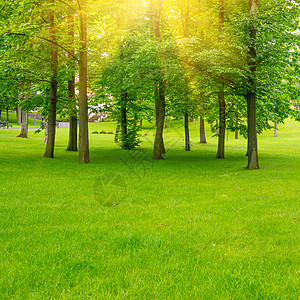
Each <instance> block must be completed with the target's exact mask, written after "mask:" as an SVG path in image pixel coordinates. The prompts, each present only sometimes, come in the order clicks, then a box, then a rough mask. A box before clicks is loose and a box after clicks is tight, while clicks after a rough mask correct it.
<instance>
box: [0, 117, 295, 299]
mask: <svg viewBox="0 0 300 300" xmlns="http://www.w3.org/2000/svg"><path fill="white" fill-rule="evenodd" d="M114 129H115V124H113V123H99V124H92V125H91V126H90V133H91V134H90V152H91V153H90V156H91V162H92V163H91V164H90V165H79V164H78V163H77V159H78V154H77V153H70V152H66V151H65V149H66V146H67V136H68V130H67V129H58V131H57V142H56V150H55V156H56V158H55V159H43V158H42V155H43V152H44V147H45V146H44V144H43V134H42V133H40V134H34V130H31V131H30V138H29V139H20V138H16V135H17V134H18V132H19V130H11V129H9V130H6V129H0V259H1V260H0V261H1V263H0V298H1V299H48V298H52V299H56V298H57V299H59V298H61V299H87V298H92V299H299V297H300V294H299V275H300V257H299V249H300V245H299V237H300V236H299V232H300V231H299V229H300V226H299V225H300V217H299V195H300V186H299V178H300V168H299V167H300V154H299V144H300V126H299V123H295V122H294V121H291V120H289V121H287V123H286V125H284V126H280V127H279V133H278V138H274V137H273V136H272V132H271V131H268V132H265V133H264V134H263V135H262V136H260V137H259V156H260V167H261V169H260V170H256V171H249V170H246V169H245V167H246V165H247V158H246V157H245V152H246V141H245V140H244V139H242V138H240V139H239V140H235V139H234V138H233V134H232V133H230V134H229V137H228V142H227V145H226V159H224V160H217V159H215V158H214V157H215V155H216V149H217V146H216V143H217V140H216V138H212V137H211V133H210V132H209V131H208V128H207V135H208V136H207V138H208V144H207V145H200V144H198V140H199V137H198V130H199V128H195V125H194V123H191V136H192V142H193V144H192V151H191V152H185V151H184V147H183V146H184V136H183V127H182V126H181V123H180V122H172V123H171V130H169V131H168V130H166V132H165V141H166V149H167V155H166V160H164V161H155V162H154V161H152V160H151V154H152V146H153V132H154V130H153V127H152V126H151V124H146V126H145V127H144V129H143V132H142V134H143V137H142V140H143V142H142V147H141V149H139V150H135V151H123V150H120V149H119V148H118V147H117V146H116V145H115V144H114V143H113V138H114V136H113V135H109V134H105V135H104V134H92V132H93V131H95V130H97V131H101V130H106V131H114Z"/></svg>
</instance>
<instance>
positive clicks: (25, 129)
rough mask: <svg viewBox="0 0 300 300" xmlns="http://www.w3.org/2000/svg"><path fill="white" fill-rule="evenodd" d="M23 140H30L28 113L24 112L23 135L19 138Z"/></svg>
mask: <svg viewBox="0 0 300 300" xmlns="http://www.w3.org/2000/svg"><path fill="white" fill-rule="evenodd" d="M17 137H21V138H26V139H27V138H28V113H27V112H24V111H22V123H21V133H20V134H19V135H18V136H17Z"/></svg>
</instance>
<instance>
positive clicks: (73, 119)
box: [67, 111, 78, 152]
mask: <svg viewBox="0 0 300 300" xmlns="http://www.w3.org/2000/svg"><path fill="white" fill-rule="evenodd" d="M69 118H70V128H69V144H68V148H67V151H73V152H76V151H78V147H77V113H76V111H74V115H73V116H72V115H70V117H69Z"/></svg>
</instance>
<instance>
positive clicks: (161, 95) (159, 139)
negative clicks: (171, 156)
mask: <svg viewBox="0 0 300 300" xmlns="http://www.w3.org/2000/svg"><path fill="white" fill-rule="evenodd" d="M165 110H166V107H165V92H164V88H162V87H161V86H159V87H158V97H157V111H158V119H157V120H156V134H155V141H154V149H153V160H161V159H163V157H162V154H164V153H165V147H164V141H163V130H164V122H165V113H166V112H165Z"/></svg>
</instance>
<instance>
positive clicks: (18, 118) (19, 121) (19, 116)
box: [17, 106, 22, 125]
mask: <svg viewBox="0 0 300 300" xmlns="http://www.w3.org/2000/svg"><path fill="white" fill-rule="evenodd" d="M21 122H22V111H21V108H20V107H19V106H18V108H17V125H21Z"/></svg>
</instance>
